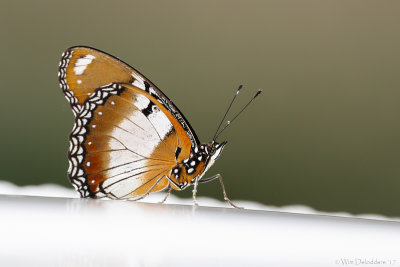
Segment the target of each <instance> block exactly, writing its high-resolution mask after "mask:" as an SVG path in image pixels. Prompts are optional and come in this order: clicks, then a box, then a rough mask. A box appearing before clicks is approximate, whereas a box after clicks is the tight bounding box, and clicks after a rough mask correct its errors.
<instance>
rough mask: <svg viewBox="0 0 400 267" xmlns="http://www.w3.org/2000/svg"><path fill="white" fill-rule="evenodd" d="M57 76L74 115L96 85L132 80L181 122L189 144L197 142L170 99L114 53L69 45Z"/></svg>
mask: <svg viewBox="0 0 400 267" xmlns="http://www.w3.org/2000/svg"><path fill="white" fill-rule="evenodd" d="M58 78H59V82H60V87H61V89H62V90H63V92H64V94H65V97H66V98H67V100H68V102H69V103H70V105H71V108H72V111H73V113H74V115H75V116H76V114H79V113H80V112H81V109H82V106H83V104H84V102H85V101H86V100H87V99H88V98H89V97H90V96H91V95H92V94H93V93H94V91H95V90H97V89H98V88H100V87H102V86H104V85H108V84H111V83H120V84H122V83H124V84H131V85H133V86H136V87H137V88H139V89H142V90H144V91H146V92H147V93H149V94H150V95H152V96H154V97H156V98H157V101H158V102H159V103H161V104H162V105H163V106H165V107H166V109H167V110H168V112H169V113H171V114H172V115H173V116H174V118H175V119H176V120H178V121H179V123H180V124H181V125H182V127H183V128H184V130H185V132H186V134H187V135H188V136H189V138H190V140H191V143H192V146H193V147H195V146H196V145H198V144H199V140H198V138H197V136H196V134H195V132H194V131H193V129H192V127H191V126H190V124H189V123H188V121H187V120H186V119H185V117H184V116H183V114H182V113H181V112H180V111H179V109H178V108H177V107H176V106H175V105H174V104H173V103H172V101H171V100H169V99H168V97H167V96H166V95H164V93H163V92H162V91H161V90H160V89H158V88H157V86H155V85H154V84H153V83H152V82H151V81H150V80H149V79H147V78H146V77H144V75H142V74H141V73H139V72H138V71H137V70H135V69H134V68H133V67H131V66H129V65H128V64H126V63H125V62H123V61H122V60H120V59H118V58H116V57H113V56H111V55H109V54H107V53H105V52H102V51H100V50H97V49H94V48H91V47H85V46H75V47H71V48H68V49H67V50H66V51H65V52H64V53H63V54H62V58H61V61H60V64H59V69H58Z"/></svg>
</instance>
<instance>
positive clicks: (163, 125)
mask: <svg viewBox="0 0 400 267" xmlns="http://www.w3.org/2000/svg"><path fill="white" fill-rule="evenodd" d="M147 118H148V119H149V120H150V121H151V123H152V124H153V126H154V128H156V131H157V132H158V134H159V136H160V138H161V139H164V137H165V136H166V135H167V134H168V133H169V132H170V131H171V130H172V127H173V126H172V124H171V122H170V121H169V119H168V117H167V116H166V115H165V114H164V113H163V112H162V111H161V110H159V109H157V110H153V112H152V113H150V114H149V116H148V117H147Z"/></svg>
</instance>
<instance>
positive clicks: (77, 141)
mask: <svg viewBox="0 0 400 267" xmlns="http://www.w3.org/2000/svg"><path fill="white" fill-rule="evenodd" d="M70 141H71V147H70V151H69V159H70V169H69V176H70V179H71V182H72V183H73V184H74V185H75V186H76V187H77V189H78V191H79V192H80V193H81V195H82V196H85V197H87V196H92V197H102V196H108V197H113V198H132V197H137V196H141V195H142V194H145V193H146V192H148V191H149V190H151V192H155V191H159V190H162V189H164V188H165V187H166V186H168V184H169V180H168V179H167V178H166V177H165V176H168V177H169V176H170V172H171V169H172V168H173V166H174V165H176V164H177V161H180V160H182V159H184V158H186V157H189V155H190V152H191V142H190V138H189V137H188V135H187V134H185V131H184V129H183V127H182V125H181V124H180V123H179V122H178V121H177V120H176V119H175V118H174V117H173V116H172V115H171V114H170V113H169V112H168V110H167V109H166V108H165V107H164V106H163V105H162V104H161V103H160V102H159V101H158V100H157V98H155V97H154V96H152V95H150V94H149V93H147V92H146V91H143V90H141V89H140V88H138V87H136V86H133V85H130V84H111V85H109V86H104V87H101V88H98V89H97V90H96V91H95V92H94V93H93V95H92V96H91V97H89V98H88V99H87V100H86V102H84V103H83V105H82V111H81V112H80V113H79V114H77V117H76V119H75V125H74V130H73V132H72V134H71V137H70ZM177 147H179V148H180V153H179V156H178V158H176V153H175V152H176V149H177ZM156 183H157V184H156ZM152 186H154V188H152Z"/></svg>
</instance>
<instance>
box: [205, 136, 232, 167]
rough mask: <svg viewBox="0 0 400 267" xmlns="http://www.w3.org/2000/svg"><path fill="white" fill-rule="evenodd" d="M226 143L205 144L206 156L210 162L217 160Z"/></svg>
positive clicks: (213, 142)
mask: <svg viewBox="0 0 400 267" xmlns="http://www.w3.org/2000/svg"><path fill="white" fill-rule="evenodd" d="M227 143H228V142H227V141H224V142H222V143H217V142H215V141H212V142H211V143H208V144H206V151H207V154H208V156H209V157H210V161H211V160H212V161H213V162H214V161H216V160H217V159H218V158H219V156H220V155H221V152H222V150H223V149H224V147H225V145H226V144H227Z"/></svg>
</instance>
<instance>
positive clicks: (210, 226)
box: [0, 196, 400, 267]
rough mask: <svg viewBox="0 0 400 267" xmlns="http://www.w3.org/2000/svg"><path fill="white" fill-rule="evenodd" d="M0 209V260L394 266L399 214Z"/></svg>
mask: <svg viewBox="0 0 400 267" xmlns="http://www.w3.org/2000/svg"><path fill="white" fill-rule="evenodd" d="M0 214H1V216H2V217H1V224H0V236H1V242H0V266H29V267H33V266H41V267H45V266H52V267H53V266H74V267H80V266H96V267H97V266H118V267H125V266H202V267H203V266H352V265H354V266H355V265H363V264H356V262H361V261H363V260H367V261H374V260H375V261H380V262H383V261H384V262H387V263H385V264H379V266H400V249H399V247H400V245H399V240H400V223H398V222H388V221H376V220H365V219H354V218H341V217H332V216H318V215H302V214H291V213H281V212H267V211H252V210H235V209H224V208H208V207H195V206H187V205H160V204H150V203H138V202H132V201H117V200H113V201H107V200H91V199H78V198H75V199H72V198H49V197H47V198H46V197H25V196H0ZM350 261H354V264H345V262H350ZM388 261H390V262H391V264H389V263H388ZM365 265H366V264H365ZM367 266H374V264H370V265H367Z"/></svg>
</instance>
